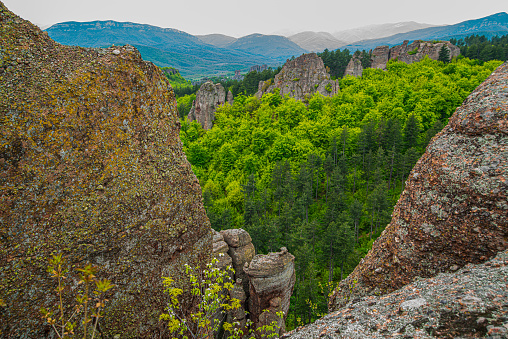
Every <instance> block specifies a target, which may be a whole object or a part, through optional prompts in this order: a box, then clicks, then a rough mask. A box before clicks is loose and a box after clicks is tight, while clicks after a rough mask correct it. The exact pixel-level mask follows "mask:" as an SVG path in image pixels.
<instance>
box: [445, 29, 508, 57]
mask: <svg viewBox="0 0 508 339" xmlns="http://www.w3.org/2000/svg"><path fill="white" fill-rule="evenodd" d="M450 42H451V43H452V44H454V45H457V46H458V47H459V48H460V54H461V55H463V56H465V57H467V58H470V59H477V60H480V61H490V60H502V61H506V60H508V35H503V36H501V37H497V36H496V37H493V38H491V39H490V40H489V39H487V38H486V37H485V36H483V35H481V36H480V35H471V36H468V37H465V38H464V39H459V40H457V39H450Z"/></svg>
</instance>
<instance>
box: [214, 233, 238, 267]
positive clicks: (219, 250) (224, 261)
mask: <svg viewBox="0 0 508 339" xmlns="http://www.w3.org/2000/svg"><path fill="white" fill-rule="evenodd" d="M212 234H213V255H214V257H215V258H216V259H217V260H219V262H218V263H217V267H219V268H220V269H222V270H223V269H225V268H226V267H228V266H229V265H232V264H233V260H232V259H231V257H230V256H229V254H228V251H229V246H228V244H227V243H226V242H225V241H224V237H223V236H222V234H220V233H219V232H217V231H216V230H213V229H212Z"/></svg>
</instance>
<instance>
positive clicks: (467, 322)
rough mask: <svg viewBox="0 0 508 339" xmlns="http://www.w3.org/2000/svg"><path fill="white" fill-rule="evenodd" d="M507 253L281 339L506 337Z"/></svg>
mask: <svg viewBox="0 0 508 339" xmlns="http://www.w3.org/2000/svg"><path fill="white" fill-rule="evenodd" d="M507 281H508V251H503V252H501V253H499V254H498V255H497V256H496V257H495V258H493V259H492V260H490V261H488V262H486V263H484V264H480V265H473V264H468V265H466V266H465V267H463V268H462V269H460V270H458V271H457V272H455V273H440V274H438V275H437V276H435V277H434V278H428V279H419V278H418V279H416V280H415V281H414V282H413V283H411V284H408V285H406V286H405V287H404V288H402V289H399V290H397V291H395V292H392V293H390V294H387V295H384V296H365V297H361V298H355V299H352V300H350V301H349V302H348V304H347V305H346V306H345V307H343V308H341V309H339V310H337V311H335V312H332V313H330V314H328V315H326V316H325V317H323V318H321V319H319V320H317V321H316V322H315V323H313V324H311V325H307V326H305V327H301V328H298V329H296V330H294V331H291V332H289V333H286V334H285V335H283V336H282V337H281V338H284V339H289V338H291V339H308V338H329V339H335V338H337V339H339V338H341V339H342V338H352V339H364V338H422V339H425V338H485V337H488V338H498V339H502V338H508V302H507V301H508V288H506V282H507Z"/></svg>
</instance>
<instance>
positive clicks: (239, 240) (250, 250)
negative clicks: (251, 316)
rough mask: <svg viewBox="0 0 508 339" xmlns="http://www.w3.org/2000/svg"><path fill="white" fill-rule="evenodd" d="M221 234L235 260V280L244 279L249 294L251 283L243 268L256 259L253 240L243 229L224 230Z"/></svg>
mask: <svg viewBox="0 0 508 339" xmlns="http://www.w3.org/2000/svg"><path fill="white" fill-rule="evenodd" d="M220 234H221V235H222V236H223V237H224V241H225V242H226V243H227V244H228V246H229V250H228V254H229V256H230V257H231V259H232V260H233V268H234V269H235V280H238V279H242V281H243V286H244V289H245V292H246V293H248V292H249V289H248V286H249V281H248V279H247V276H246V274H245V272H244V271H243V267H244V265H245V263H249V262H250V261H251V260H252V258H254V255H256V250H255V249H254V245H253V244H252V238H251V237H250V235H249V233H247V231H245V230H243V229H241V228H238V229H230V230H223V231H220Z"/></svg>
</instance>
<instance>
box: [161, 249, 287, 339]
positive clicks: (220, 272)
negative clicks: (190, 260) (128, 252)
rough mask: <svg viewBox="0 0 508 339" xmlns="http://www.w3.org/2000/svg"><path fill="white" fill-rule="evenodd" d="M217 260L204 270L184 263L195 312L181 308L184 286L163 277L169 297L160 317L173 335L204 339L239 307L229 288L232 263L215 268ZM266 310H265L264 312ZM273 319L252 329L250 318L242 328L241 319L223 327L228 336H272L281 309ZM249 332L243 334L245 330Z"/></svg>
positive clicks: (216, 329) (266, 315) (215, 330)
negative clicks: (194, 299)
mask: <svg viewBox="0 0 508 339" xmlns="http://www.w3.org/2000/svg"><path fill="white" fill-rule="evenodd" d="M218 262H219V260H218V259H216V258H214V259H212V261H211V263H209V264H207V265H206V268H205V269H204V270H200V269H199V267H198V268H193V267H191V266H190V265H188V264H185V273H186V274H187V276H188V278H189V283H190V285H191V294H192V296H193V297H195V298H196V299H197V300H198V303H197V305H196V307H195V309H194V311H193V312H192V313H190V314H186V313H185V310H184V309H183V308H182V304H181V302H180V299H181V298H182V296H183V289H181V288H178V287H175V286H174V283H175V281H174V279H173V278H171V277H162V279H163V285H164V293H166V295H167V296H168V297H169V300H168V306H167V308H166V313H163V314H161V315H160V316H159V320H160V321H165V322H166V324H167V326H168V330H169V331H170V333H171V335H172V338H182V339H189V338H193V339H194V338H196V339H198V338H205V337H207V336H209V335H211V334H212V333H218V332H220V330H221V329H220V324H221V318H223V317H224V315H225V314H226V313H227V312H231V311H234V310H238V309H240V307H241V305H240V301H239V300H238V299H236V298H231V297H230V295H229V291H230V290H231V289H232V288H233V283H232V277H233V276H234V269H233V268H231V266H228V267H226V268H225V269H219V268H217V263H218ZM267 312H268V313H267ZM269 312H271V311H269V310H264V311H263V314H264V315H265V318H267V317H268V316H269ZM276 315H277V316H276V320H274V321H272V322H271V323H270V324H265V325H262V326H259V327H258V328H256V329H254V328H253V323H252V321H251V320H250V319H247V321H246V327H245V328H243V329H242V326H241V325H240V322H238V321H236V319H233V322H227V321H225V322H224V323H223V326H222V329H223V330H224V333H226V335H227V338H228V339H241V338H246V335H247V338H255V337H258V338H275V337H278V332H279V329H280V325H279V322H280V321H282V319H284V313H283V312H277V313H276ZM245 330H246V331H247V332H248V333H244V331H245Z"/></svg>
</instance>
